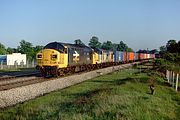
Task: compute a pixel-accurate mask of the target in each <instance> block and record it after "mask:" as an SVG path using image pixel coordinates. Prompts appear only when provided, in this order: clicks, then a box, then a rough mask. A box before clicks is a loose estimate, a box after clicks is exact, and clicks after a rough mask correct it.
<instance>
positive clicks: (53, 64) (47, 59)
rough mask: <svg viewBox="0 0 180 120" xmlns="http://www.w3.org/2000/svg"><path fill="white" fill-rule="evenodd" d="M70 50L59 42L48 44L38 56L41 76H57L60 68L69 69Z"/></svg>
mask: <svg viewBox="0 0 180 120" xmlns="http://www.w3.org/2000/svg"><path fill="white" fill-rule="evenodd" d="M67 53H68V49H67V47H66V46H63V45H61V44H60V43H57V42H52V43H49V44H47V45H46V46H45V47H44V49H43V50H42V51H40V52H39V53H38V54H37V56H36V59H37V63H38V65H37V67H36V68H37V69H39V70H40V71H41V74H43V75H44V76H46V75H47V74H57V73H56V72H57V71H58V69H59V68H65V67H67V65H68V63H67V61H68V54H67Z"/></svg>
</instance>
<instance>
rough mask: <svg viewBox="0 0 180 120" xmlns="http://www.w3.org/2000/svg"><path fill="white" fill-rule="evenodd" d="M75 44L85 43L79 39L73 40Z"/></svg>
mask: <svg viewBox="0 0 180 120" xmlns="http://www.w3.org/2000/svg"><path fill="white" fill-rule="evenodd" d="M74 43H75V44H76V45H85V44H84V43H83V42H82V41H81V40H80V39H77V40H74Z"/></svg>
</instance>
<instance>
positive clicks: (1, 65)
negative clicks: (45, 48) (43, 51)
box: [0, 60, 37, 70]
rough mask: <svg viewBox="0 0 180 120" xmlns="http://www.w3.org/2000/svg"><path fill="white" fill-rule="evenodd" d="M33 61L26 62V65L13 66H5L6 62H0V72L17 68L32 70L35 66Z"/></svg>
mask: <svg viewBox="0 0 180 120" xmlns="http://www.w3.org/2000/svg"><path fill="white" fill-rule="evenodd" d="M36 64H37V63H36V61H35V60H31V61H30V60H27V62H26V64H25V65H24V64H20V65H18V64H14V65H7V63H6V62H4V61H0V70H9V69H18V68H34V67H35V66H36Z"/></svg>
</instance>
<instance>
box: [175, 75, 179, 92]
mask: <svg viewBox="0 0 180 120" xmlns="http://www.w3.org/2000/svg"><path fill="white" fill-rule="evenodd" d="M178 77H179V74H178V73H177V75H176V91H178V79H179V78H178Z"/></svg>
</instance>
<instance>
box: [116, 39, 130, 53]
mask: <svg viewBox="0 0 180 120" xmlns="http://www.w3.org/2000/svg"><path fill="white" fill-rule="evenodd" d="M117 50H118V51H127V50H128V46H127V45H126V44H125V43H124V42H123V41H120V43H119V45H118V47H117Z"/></svg>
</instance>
